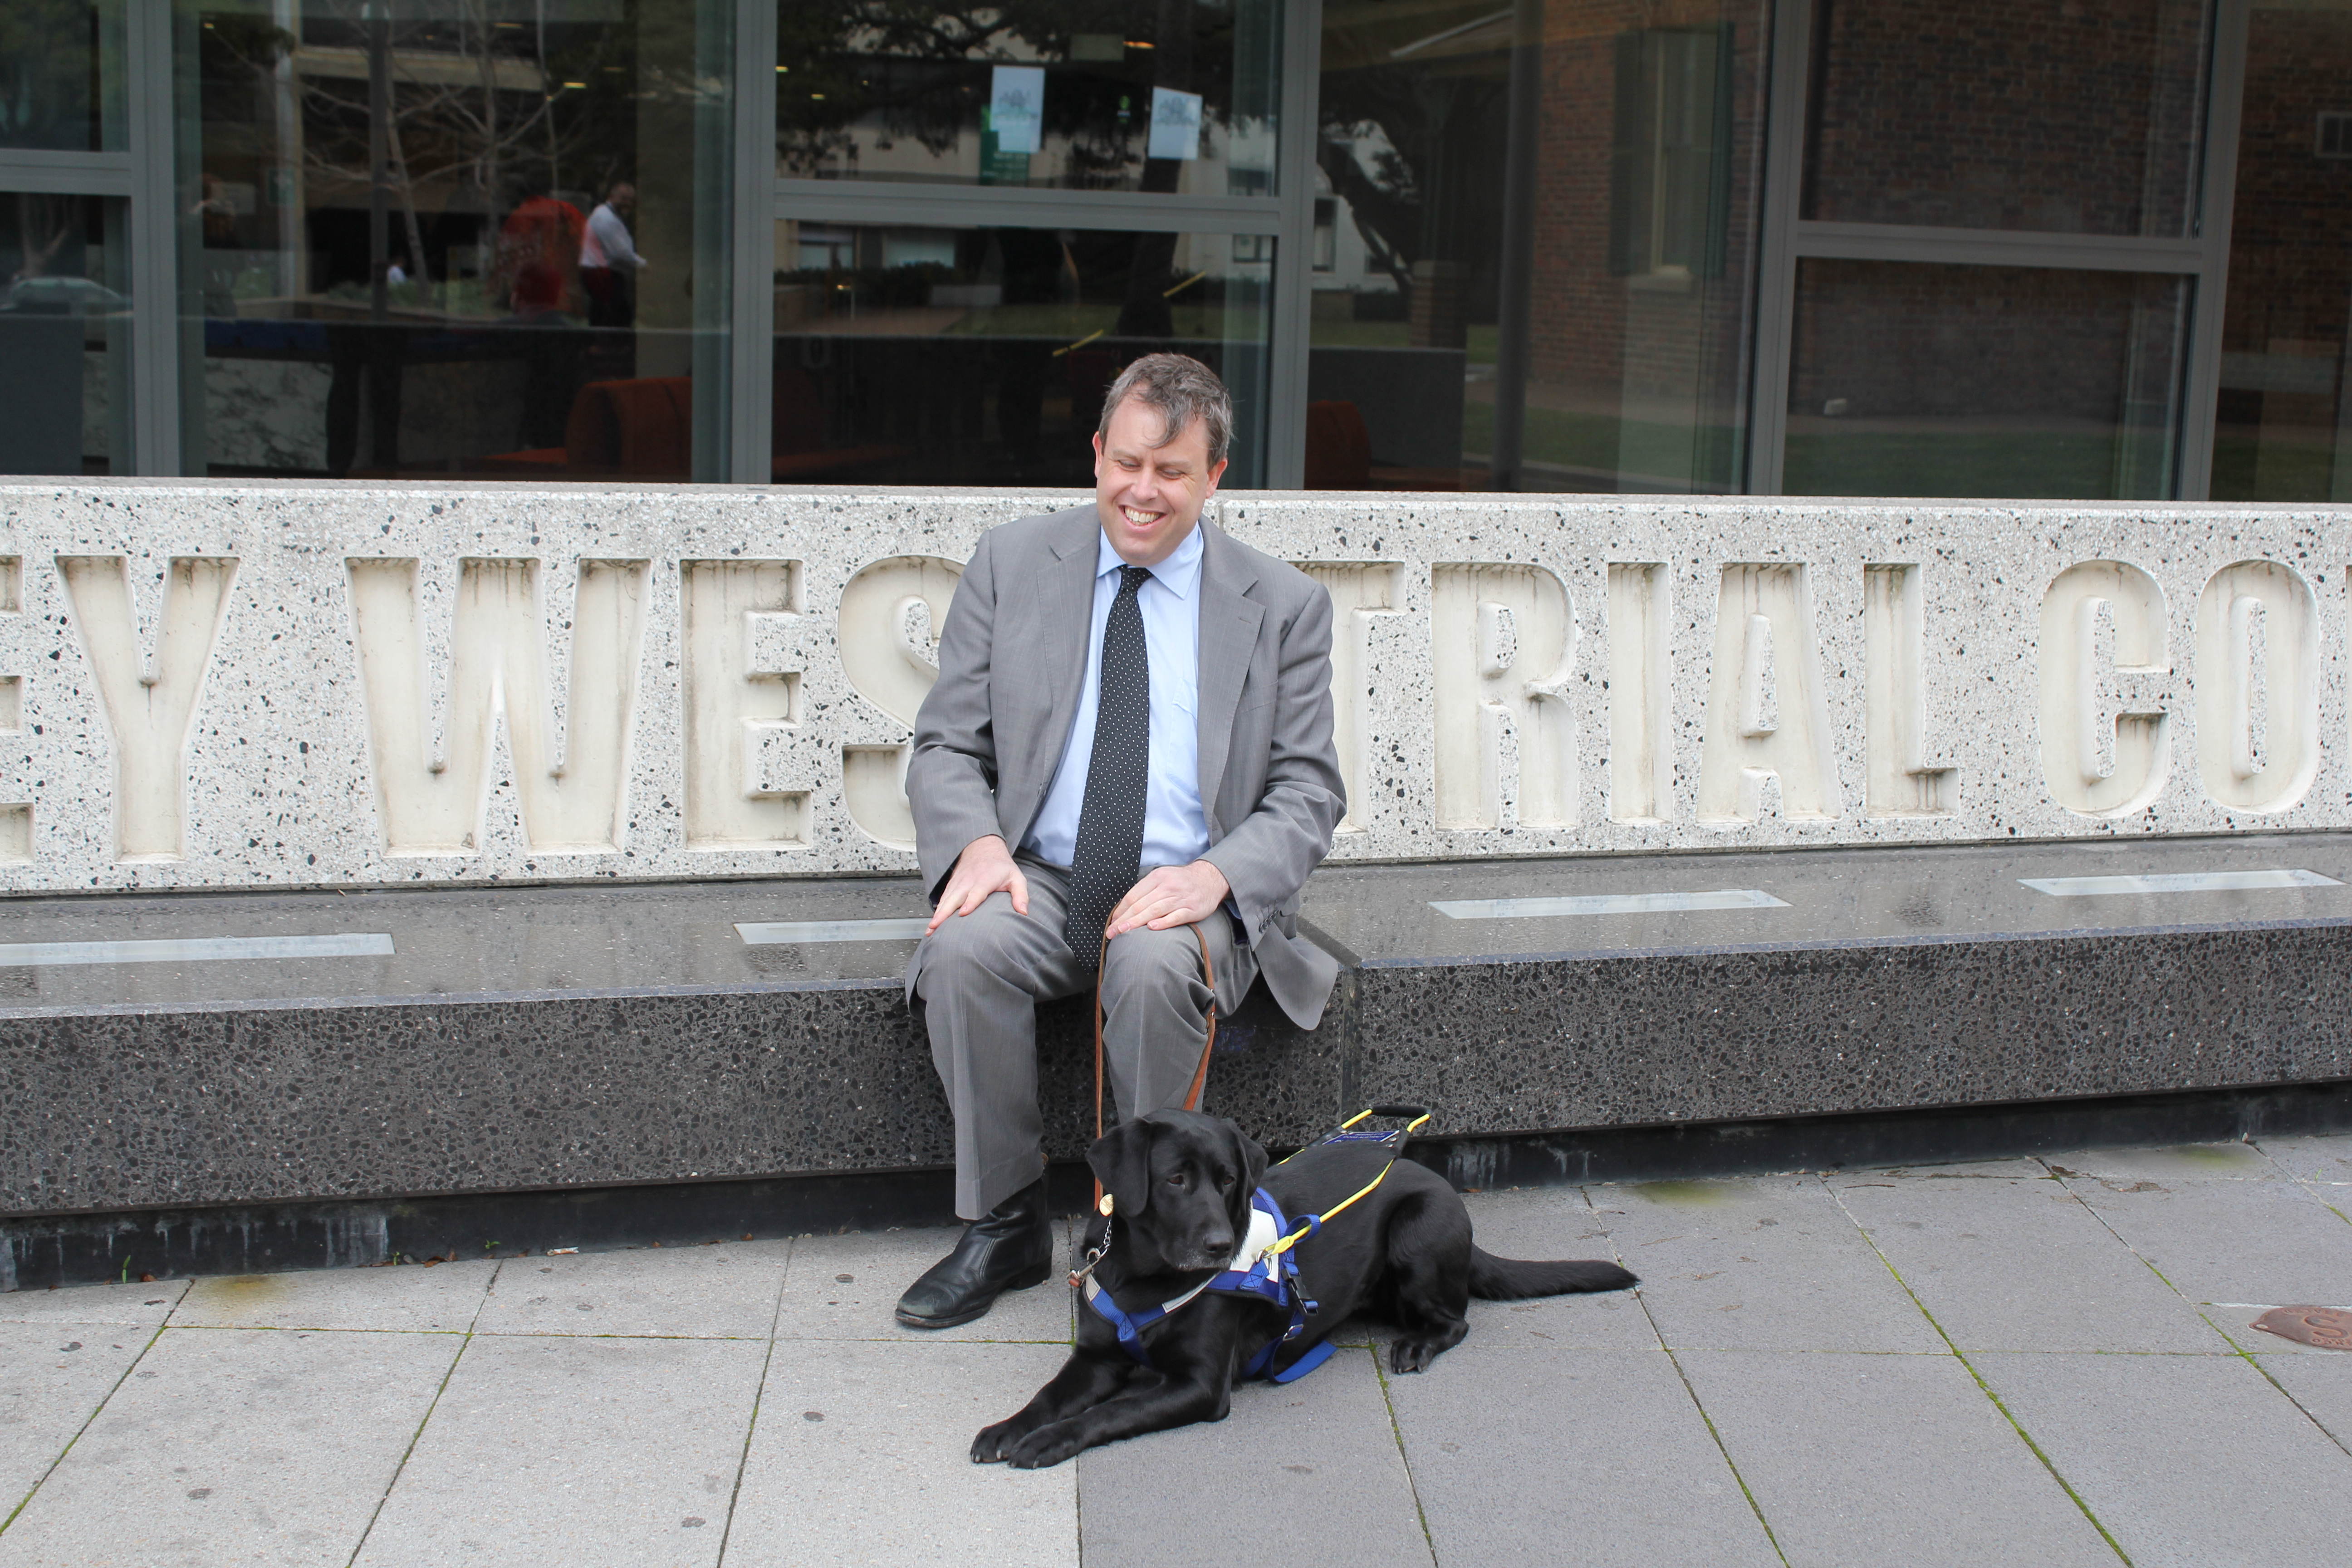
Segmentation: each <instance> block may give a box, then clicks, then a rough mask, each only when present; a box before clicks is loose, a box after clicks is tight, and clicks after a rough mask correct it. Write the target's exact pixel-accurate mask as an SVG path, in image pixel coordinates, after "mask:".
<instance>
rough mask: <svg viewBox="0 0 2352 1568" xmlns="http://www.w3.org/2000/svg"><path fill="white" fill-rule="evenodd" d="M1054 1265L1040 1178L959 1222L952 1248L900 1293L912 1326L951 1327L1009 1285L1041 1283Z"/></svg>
mask: <svg viewBox="0 0 2352 1568" xmlns="http://www.w3.org/2000/svg"><path fill="white" fill-rule="evenodd" d="M1053 1268H1054V1225H1053V1220H1052V1218H1051V1216H1049V1215H1047V1214H1046V1213H1045V1181H1044V1180H1043V1179H1042V1178H1040V1179H1039V1180H1038V1181H1037V1182H1035V1183H1034V1184H1032V1185H1030V1186H1027V1187H1024V1188H1023V1189H1022V1190H1021V1191H1020V1192H1017V1193H1015V1194H1013V1195H1012V1196H1011V1197H1009V1198H1007V1199H1005V1200H1004V1201H1003V1203H1001V1204H999V1205H996V1206H995V1207H994V1208H992V1209H991V1210H989V1211H988V1212H987V1213H986V1214H985V1215H982V1216H981V1217H980V1218H978V1219H976V1220H974V1221H972V1222H971V1224H970V1225H967V1226H964V1227H963V1236H962V1237H961V1239H960V1240H959V1241H957V1243H956V1244H955V1250H954V1251H952V1252H950V1253H949V1254H948V1255H947V1256H946V1257H945V1258H940V1260H939V1261H938V1262H937V1263H934V1264H932V1265H931V1267H930V1268H929V1269H928V1270H926V1271H925V1273H924V1275H923V1277H922V1278H921V1279H918V1280H916V1281H915V1282H914V1283H913V1284H912V1285H910V1286H908V1288H907V1293H906V1294H905V1295H903V1296H901V1297H899V1298H898V1321H900V1322H902V1323H904V1324H906V1325H907V1327H908V1328H910V1329H951V1328H954V1327H955V1326H956V1325H957V1324H958V1323H969V1322H971V1321H972V1320H973V1319H974V1318H977V1317H981V1316H982V1315H983V1314H985V1313H986V1312H987V1310H988V1309H989V1308H991V1307H992V1306H994V1305H995V1304H996V1299H997V1298H998V1297H999V1296H1002V1295H1003V1294H1004V1292H1005V1291H1007V1290H1026V1289H1029V1287H1031V1286H1032V1285H1038V1284H1043V1283H1044V1282H1045V1276H1046V1275H1047V1274H1049V1273H1051V1272H1053Z"/></svg>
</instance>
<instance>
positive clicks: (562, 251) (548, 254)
mask: <svg viewBox="0 0 2352 1568" xmlns="http://www.w3.org/2000/svg"><path fill="white" fill-rule="evenodd" d="M586 228H587V225H586V223H585V222H584V221H583V219H582V218H581V216H580V209H579V208H578V207H575V206H573V205H572V204H571V203H570V202H566V201H559V200H557V199H556V198H555V197H554V196H552V195H547V194H545V193H544V192H542V193H541V194H540V195H533V196H529V197H526V198H525V199H524V200H523V201H522V202H521V203H520V205H517V206H516V208H515V209H514V211H512V212H510V213H509V214H508V215H507V218H506V222H504V223H502V224H500V225H499V280H500V281H501V282H502V283H503V284H504V285H505V288H506V293H507V297H508V307H507V308H508V309H509V310H510V311H511V312H512V313H513V314H514V315H515V316H516V317H518V318H520V320H522V321H541V320H544V319H547V318H551V317H555V316H560V315H562V314H565V313H566V312H567V311H572V307H573V306H574V304H575V302H576V300H575V290H574V288H573V279H574V277H575V276H576V274H577V273H578V271H579V268H580V242H581V238H582V237H583V233H584V232H585V230H586ZM572 313H576V311H572Z"/></svg>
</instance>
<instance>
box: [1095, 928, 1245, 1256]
mask: <svg viewBox="0 0 2352 1568" xmlns="http://www.w3.org/2000/svg"><path fill="white" fill-rule="evenodd" d="M1218 912H1220V911H1219V910H1211V911H1210V913H1211V914H1212V915H1214V914H1216V913H1218ZM1192 940H1193V941H1194V942H1199V943H1200V944H1201V977H1202V979H1203V980H1205V981H1207V982H1208V985H1209V1037H1208V1038H1206V1039H1204V1040H1202V1042H1201V1065H1200V1066H1198V1067H1196V1068H1193V1069H1192V1089H1190V1090H1188V1091H1187V1092H1186V1093H1185V1096H1184V1109H1185V1110H1200V1109H1201V1091H1202V1089H1206V1088H1207V1087H1208V1085H1209V1052H1210V1050H1211V1048H1212V1047H1214V1046H1215V1045H1216V1043H1217V968H1216V965H1215V964H1213V963H1210V962H1209V939H1208V938H1207V937H1206V936H1204V935H1202V931H1201V925H1200V922H1199V921H1194V922H1193V923H1192ZM1109 958H1110V933H1109V932H1108V931H1105V932H1104V933H1103V944H1102V952H1100V953H1099V954H1098V955H1097V959H1096V962H1095V1137H1096V1139H1097V1141H1099V1140H1100V1139H1101V1137H1102V1135H1103V999H1102V977H1103V970H1104V968H1105V966H1106V964H1107V963H1108V960H1109ZM1102 1205H1103V1184H1102V1178H1101V1177H1100V1176H1097V1177H1096V1178H1095V1212H1096V1213H1097V1214H1100V1213H1102V1212H1103V1206H1102Z"/></svg>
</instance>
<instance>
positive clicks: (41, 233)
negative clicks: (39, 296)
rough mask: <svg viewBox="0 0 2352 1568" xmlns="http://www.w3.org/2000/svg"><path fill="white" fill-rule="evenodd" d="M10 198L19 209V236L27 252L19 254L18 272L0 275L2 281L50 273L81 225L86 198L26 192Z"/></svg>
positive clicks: (17, 210) (44, 276) (17, 214)
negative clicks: (28, 193) (4, 276)
mask: <svg viewBox="0 0 2352 1568" xmlns="http://www.w3.org/2000/svg"><path fill="white" fill-rule="evenodd" d="M8 199H9V201H10V202H11V203H12V204H13V205H15V206H16V237H17V241H18V243H19V245H20V246H21V247H22V250H23V254H22V255H21V256H19V257H18V258H17V261H16V271H15V273H14V275H13V276H10V277H7V278H0V283H14V282H16V281H17V280H18V279H25V278H47V277H48V276H49V274H50V269H51V268H55V267H56V266H57V264H58V255H59V253H60V252H62V251H63V250H64V249H65V247H66V242H67V241H68V240H69V239H71V238H72V237H74V231H75V229H77V228H78V227H79V226H80V218H81V211H80V209H81V205H82V203H83V201H84V200H85V199H86V198H84V197H81V196H49V195H14V196H11V197H9V198H8ZM70 270H71V269H70V268H68V274H69V275H70Z"/></svg>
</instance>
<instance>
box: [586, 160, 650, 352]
mask: <svg viewBox="0 0 2352 1568" xmlns="http://www.w3.org/2000/svg"><path fill="white" fill-rule="evenodd" d="M636 210H637V187H636V186H635V185H633V184H629V182H628V181H626V180H615V181H614V182H613V185H612V188H611V189H610V190H608V191H607V192H605V193H604V200H603V201H602V202H599V203H598V204H597V205H596V210H595V211H594V212H592V213H590V214H589V215H588V234H587V237H586V238H584V239H583V240H582V241H581V245H580V286H581V288H583V289H585V290H586V291H587V294H588V324H589V325H590V326H594V327H627V326H634V325H635V324H636V320H637V274H638V273H640V272H642V271H644V270H645V269H646V268H648V267H651V266H652V265H653V263H652V262H650V261H647V260H646V258H644V257H642V256H639V255H638V254H637V247H636V244H635V241H634V240H633V239H632V238H631V237H630V236H629V218H630V216H632V215H633V214H635V211H636Z"/></svg>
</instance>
